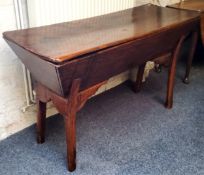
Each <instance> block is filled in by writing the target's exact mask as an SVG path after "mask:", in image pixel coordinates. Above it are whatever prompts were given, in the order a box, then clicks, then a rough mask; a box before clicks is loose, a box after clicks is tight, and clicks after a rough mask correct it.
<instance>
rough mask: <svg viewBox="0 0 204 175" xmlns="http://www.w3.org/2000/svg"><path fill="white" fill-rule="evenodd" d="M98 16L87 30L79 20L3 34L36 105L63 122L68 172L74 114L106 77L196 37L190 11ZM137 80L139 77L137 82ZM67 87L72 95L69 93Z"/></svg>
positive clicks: (196, 22)
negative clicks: (31, 84) (28, 77)
mask: <svg viewBox="0 0 204 175" xmlns="http://www.w3.org/2000/svg"><path fill="white" fill-rule="evenodd" d="M130 12H131V13H130ZM147 12H148V13H147ZM128 15H130V16H128ZM102 17H103V18H104V20H102V19H103V18H101V17H95V18H92V19H89V20H90V21H92V22H93V21H95V23H94V24H93V26H89V25H90V23H88V21H89V20H88V21H87V20H84V21H83V20H82V21H77V22H73V23H64V26H65V27H62V26H63V24H56V25H52V26H47V27H39V28H34V29H26V30H20V31H14V32H6V33H4V38H5V39H6V40H7V42H8V44H9V45H10V46H11V48H12V49H13V50H14V51H15V53H16V54H17V55H18V56H19V58H20V59H21V60H22V62H23V63H24V64H25V66H26V67H27V68H28V69H29V70H30V72H31V73H32V75H33V77H34V78H35V79H36V81H37V86H36V94H37V98H38V99H39V102H40V103H39V104H40V105H41V104H42V103H47V102H48V101H52V102H53V104H54V105H55V106H56V108H57V110H58V111H59V112H60V113H61V114H62V115H63V116H64V118H65V125H66V135H67V153H68V169H69V170H70V171H73V170H74V169H75V166H76V163H75V156H76V154H75V151H76V149H75V144H76V143H75V137H76V136H75V129H76V128H75V118H76V112H77V111H78V110H80V109H81V108H82V107H83V105H84V104H85V103H86V101H87V100H88V98H89V97H90V96H91V95H93V94H94V93H95V92H96V91H97V89H98V88H99V87H100V86H101V85H102V84H103V83H104V82H105V81H107V80H108V79H109V78H110V77H112V76H114V75H117V74H119V73H121V72H123V71H126V70H128V69H130V68H132V67H135V66H136V65H138V66H141V65H143V64H145V63H146V62H147V61H150V60H152V59H153V58H155V57H158V56H160V55H163V54H165V53H169V52H174V50H175V48H176V46H177V44H178V42H179V40H180V39H181V38H182V37H184V36H187V35H188V34H189V33H191V32H196V30H197V28H198V26H199V19H200V18H199V16H198V14H197V13H194V12H187V11H178V10H174V9H165V8H162V7H156V6H153V5H146V6H141V7H137V8H133V9H129V10H126V11H122V12H117V13H114V14H110V15H105V16H102ZM140 17H143V18H140ZM122 19H123V20H122ZM145 20H146V22H145ZM101 21H102V23H101ZM105 21H107V23H106V22H105ZM110 21H111V22H110ZM101 24H103V26H101ZM69 25H70V28H69ZM53 26H54V27H53ZM57 26H58V27H59V30H58V29H57ZM76 27H78V28H76ZM45 29H46V30H45ZM77 29H78V30H77ZM50 31H51V32H50ZM101 34H103V35H104V37H103V36H102V35H101ZM113 34H116V35H113ZM72 36H73V37H72ZM82 36H85V39H84V37H82ZM79 37H81V39H80V40H79ZM92 39H93V40H92ZM100 40H101V41H100ZM65 41H66V42H65ZM79 41H82V42H81V43H80V42H79ZM164 41H165V42H164ZM60 42H61V44H60ZM83 42H87V43H86V44H84V43H83ZM65 46H66V48H65ZM78 49H79V50H78ZM85 53H86V54H85ZM176 58H177V57H176V56H175V57H174V59H176ZM174 67H175V64H174V65H173V66H172V68H174ZM170 72H171V73H170V74H169V77H170V76H171V78H169V81H170V83H169V85H168V91H169V94H170V95H169V96H170V98H169V100H168V103H169V104H171V103H172V98H173V93H172V92H173V88H172V87H173V86H172V84H173V83H172V81H173V78H172V77H174V74H173V71H170ZM79 79H80V83H79ZM140 81H141V78H140V79H139V80H138V81H137V83H140ZM79 84H80V85H79ZM73 87H75V88H74V89H77V90H76V91H75V90H73ZM76 101H77V105H76ZM41 102H42V103H41ZM71 106H73V107H71ZM70 108H72V109H70ZM39 110H41V111H40V112H39V115H38V120H39V122H37V127H38V128H39V129H38V130H39V131H40V132H38V137H37V138H38V139H39V140H40V141H43V139H44V129H43V128H45V126H44V122H43V120H44V119H43V116H45V111H44V110H43V107H42V106H40V107H39Z"/></svg>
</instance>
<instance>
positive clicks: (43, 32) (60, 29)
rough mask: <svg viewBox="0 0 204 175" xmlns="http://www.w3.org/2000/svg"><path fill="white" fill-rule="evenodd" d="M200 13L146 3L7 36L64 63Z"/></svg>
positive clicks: (27, 47)
mask: <svg viewBox="0 0 204 175" xmlns="http://www.w3.org/2000/svg"><path fill="white" fill-rule="evenodd" d="M196 17H198V16H197V14H196V13H194V12H186V11H178V10H174V9H167V8H162V7H158V6H154V5H144V6H140V7H135V8H131V9H127V10H123V11H120V12H115V13H111V14H108V15H102V16H98V17H93V18H89V19H83V20H78V21H74V22H65V23H59V24H54V25H49V26H44V27H37V28H31V29H24V30H18V31H12V32H5V33H3V36H4V37H5V38H6V39H7V40H10V41H12V42H14V43H17V44H18V45H19V46H20V47H22V48H24V49H26V50H29V51H30V52H32V53H34V54H36V55H38V56H40V57H41V58H42V59H45V60H48V61H50V62H53V63H57V64H62V63H63V62H65V61H69V60H72V59H74V58H76V57H78V56H80V55H84V54H87V53H88V54H89V53H90V52H96V51H99V50H101V49H106V48H109V47H112V46H116V45H120V44H123V43H126V42H129V41H133V40H136V39H139V38H146V37H148V36H149V35H151V34H152V33H154V34H155V33H157V34H159V33H160V32H161V31H163V30H168V29H171V28H174V27H175V26H177V25H181V24H182V23H185V22H186V21H190V20H192V19H195V18H196ZM141 19H142V20H141Z"/></svg>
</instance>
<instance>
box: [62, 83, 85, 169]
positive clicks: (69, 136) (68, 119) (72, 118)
mask: <svg viewBox="0 0 204 175" xmlns="http://www.w3.org/2000/svg"><path fill="white" fill-rule="evenodd" d="M80 81H81V80H80V79H76V80H74V81H73V83H72V86H71V89H70V95H69V97H68V104H67V110H66V115H65V116H64V119H65V129H66V142H67V161H68V170H69V171H71V172H72V171H74V170H75V169H76V112H77V108H78V95H79V87H80Z"/></svg>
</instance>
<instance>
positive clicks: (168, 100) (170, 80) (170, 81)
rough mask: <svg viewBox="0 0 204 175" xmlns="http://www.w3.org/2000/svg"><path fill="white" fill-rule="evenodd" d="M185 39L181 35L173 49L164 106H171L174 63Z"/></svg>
mask: <svg viewBox="0 0 204 175" xmlns="http://www.w3.org/2000/svg"><path fill="white" fill-rule="evenodd" d="M184 39H185V36H182V37H181V38H180V40H179V42H178V44H177V47H176V49H175V50H174V53H173V56H172V59H171V64H170V69H169V76H168V85H167V96H166V104H165V106H166V108H169V109H170V108H172V106H173V89H174V79H175V74H176V63H177V59H178V56H179V52H180V50H181V46H182V44H183V41H184Z"/></svg>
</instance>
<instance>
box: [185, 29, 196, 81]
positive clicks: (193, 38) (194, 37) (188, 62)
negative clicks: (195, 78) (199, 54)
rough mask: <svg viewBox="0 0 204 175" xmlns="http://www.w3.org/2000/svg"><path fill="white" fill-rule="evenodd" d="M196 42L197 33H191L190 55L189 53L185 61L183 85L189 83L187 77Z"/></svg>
mask: <svg viewBox="0 0 204 175" xmlns="http://www.w3.org/2000/svg"><path fill="white" fill-rule="evenodd" d="M197 40H198V33H197V32H193V33H192V43H191V48H190V53H189V57H188V59H187V66H186V73H185V78H184V80H183V82H184V83H185V84H189V83H190V81H189V75H190V70H191V65H192V61H193V57H194V53H195V49H196V43H197Z"/></svg>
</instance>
